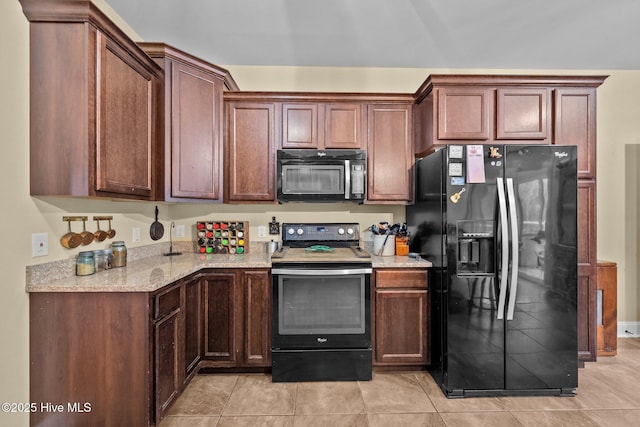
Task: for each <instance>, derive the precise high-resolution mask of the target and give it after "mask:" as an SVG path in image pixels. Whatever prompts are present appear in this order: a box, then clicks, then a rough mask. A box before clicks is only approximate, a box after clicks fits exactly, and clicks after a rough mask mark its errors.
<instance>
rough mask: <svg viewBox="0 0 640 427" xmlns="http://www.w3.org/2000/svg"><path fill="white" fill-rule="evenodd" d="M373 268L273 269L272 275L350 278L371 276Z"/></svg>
mask: <svg viewBox="0 0 640 427" xmlns="http://www.w3.org/2000/svg"><path fill="white" fill-rule="evenodd" d="M371 271H372V269H371V268H349V269H343V270H340V269H338V270H331V269H328V270H303V269H294V268H273V269H271V274H280V275H289V276H350V275H354V274H371Z"/></svg>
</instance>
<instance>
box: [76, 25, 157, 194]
mask: <svg viewBox="0 0 640 427" xmlns="http://www.w3.org/2000/svg"><path fill="white" fill-rule="evenodd" d="M97 45H98V52H97V66H96V74H97V75H96V85H97V91H96V100H95V101H96V110H97V114H96V115H97V117H96V123H97V129H96V177H95V180H96V182H95V187H96V191H103V192H109V193H120V194H126V195H136V196H143V197H148V198H150V197H151V195H152V194H151V189H152V187H151V185H152V179H151V175H152V170H153V169H152V168H153V161H154V159H153V157H152V149H153V142H154V138H153V137H154V135H153V126H152V125H151V124H152V117H153V111H154V106H153V91H152V87H153V84H152V83H153V75H152V74H151V73H150V72H148V71H147V70H146V69H145V68H144V67H142V66H141V65H140V64H139V63H138V62H137V61H136V60H135V58H133V57H132V56H131V55H130V54H129V53H128V52H126V51H125V50H123V49H122V48H121V47H120V46H119V45H118V44H116V43H115V42H113V41H112V40H111V39H110V38H109V37H107V36H105V35H103V34H102V33H100V32H99V31H98V32H97ZM78 120H80V118H78ZM85 161H87V162H88V161H89V160H88V159H85ZM75 167H83V165H75Z"/></svg>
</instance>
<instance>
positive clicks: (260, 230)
mask: <svg viewBox="0 0 640 427" xmlns="http://www.w3.org/2000/svg"><path fill="white" fill-rule="evenodd" d="M258 237H267V227H266V226H264V225H259V226H258Z"/></svg>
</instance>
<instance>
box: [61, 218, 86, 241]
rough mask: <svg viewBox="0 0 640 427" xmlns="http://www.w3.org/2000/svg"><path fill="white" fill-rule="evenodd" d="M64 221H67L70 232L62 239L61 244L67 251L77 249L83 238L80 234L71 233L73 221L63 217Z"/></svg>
mask: <svg viewBox="0 0 640 427" xmlns="http://www.w3.org/2000/svg"><path fill="white" fill-rule="evenodd" d="M62 220H63V221H67V225H68V226H69V232H68V233H65V234H64V235H63V236H62V237H61V238H60V244H61V245H62V246H64V247H65V248H67V249H73V248H77V247H78V246H80V243H82V237H81V236H80V235H79V234H78V233H74V232H73V231H71V219H70V218H69V217H63V218H62Z"/></svg>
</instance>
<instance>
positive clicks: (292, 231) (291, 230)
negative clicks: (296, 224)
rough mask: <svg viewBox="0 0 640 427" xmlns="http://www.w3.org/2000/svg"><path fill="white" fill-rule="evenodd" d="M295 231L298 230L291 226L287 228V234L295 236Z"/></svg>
mask: <svg viewBox="0 0 640 427" xmlns="http://www.w3.org/2000/svg"><path fill="white" fill-rule="evenodd" d="M295 232H296V230H294V229H293V228H289V229H288V230H287V234H288V235H290V236H293V233H295Z"/></svg>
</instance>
